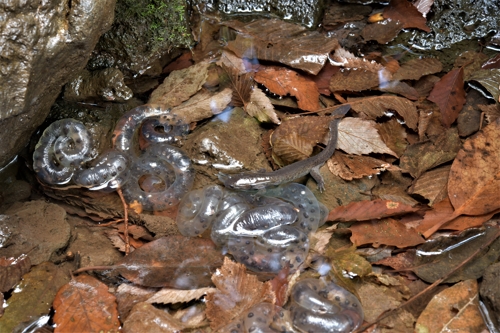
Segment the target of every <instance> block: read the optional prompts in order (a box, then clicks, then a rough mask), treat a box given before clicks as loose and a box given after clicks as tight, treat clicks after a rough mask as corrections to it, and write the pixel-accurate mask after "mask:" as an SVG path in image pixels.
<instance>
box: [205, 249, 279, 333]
mask: <svg viewBox="0 0 500 333" xmlns="http://www.w3.org/2000/svg"><path fill="white" fill-rule="evenodd" d="M212 281H213V283H214V284H215V286H216V287H217V291H215V292H214V293H210V294H208V295H207V297H206V303H207V318H208V319H209V320H210V327H211V328H212V329H213V330H214V331H217V330H218V329H219V328H221V327H223V326H224V325H226V324H227V323H229V322H231V321H232V320H233V319H234V318H237V317H239V316H240V315H241V314H243V313H244V312H246V311H247V310H249V309H250V308H251V307H252V306H254V305H255V304H257V303H262V302H268V303H272V304H274V302H275V296H274V292H273V288H272V286H271V284H270V283H269V282H266V283H263V282H260V281H259V280H258V279H257V277H256V276H255V275H250V274H247V273H246V268H245V266H244V265H242V264H239V263H235V262H232V261H231V260H230V259H228V258H227V257H226V258H224V265H223V266H222V267H221V268H220V269H218V270H217V272H215V273H214V274H213V275H212Z"/></svg>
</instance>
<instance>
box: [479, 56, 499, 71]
mask: <svg viewBox="0 0 500 333" xmlns="http://www.w3.org/2000/svg"><path fill="white" fill-rule="evenodd" d="M481 68H482V69H493V68H500V54H497V55H496V56H494V57H492V58H490V59H488V60H487V61H485V62H484V63H483V64H482V66H481Z"/></svg>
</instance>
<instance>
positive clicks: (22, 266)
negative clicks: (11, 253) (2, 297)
mask: <svg viewBox="0 0 500 333" xmlns="http://www.w3.org/2000/svg"><path fill="white" fill-rule="evenodd" d="M30 268H31V261H30V258H29V257H28V256H27V255H26V254H21V255H20V256H19V257H17V258H12V257H11V258H5V257H2V258H0V292H1V293H5V292H7V291H9V290H11V289H12V288H14V286H15V285H16V284H18V282H19V281H21V278H22V277H23V275H24V274H26V273H28V272H29V271H30Z"/></svg>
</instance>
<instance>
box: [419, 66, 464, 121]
mask: <svg viewBox="0 0 500 333" xmlns="http://www.w3.org/2000/svg"><path fill="white" fill-rule="evenodd" d="M427 99H428V100H429V101H431V102H434V103H436V104H437V105H438V106H439V109H440V110H441V122H442V123H443V125H444V126H446V127H450V126H451V124H452V123H453V122H454V121H455V120H456V119H457V118H458V113H459V112H460V110H462V107H463V106H464V104H465V90H464V70H463V68H459V69H454V70H452V71H450V72H449V73H448V74H446V75H445V76H443V77H442V78H441V80H439V82H438V83H436V85H435V86H434V89H432V91H431V93H430V95H429V97H427Z"/></svg>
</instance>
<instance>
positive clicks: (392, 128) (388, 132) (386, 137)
mask: <svg viewBox="0 0 500 333" xmlns="http://www.w3.org/2000/svg"><path fill="white" fill-rule="evenodd" d="M377 130H378V133H379V134H380V137H381V138H382V141H384V142H385V144H386V145H387V147H389V149H391V150H392V151H393V152H395V153H396V154H397V156H401V155H402V154H403V153H404V151H405V149H406V146H408V142H407V141H406V136H407V134H406V130H405V128H404V127H403V125H401V124H400V123H399V122H398V120H397V119H396V118H391V119H390V120H389V121H386V122H383V123H377Z"/></svg>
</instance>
